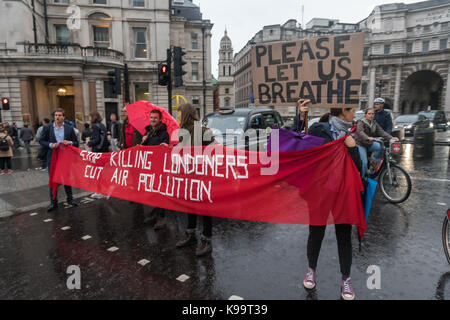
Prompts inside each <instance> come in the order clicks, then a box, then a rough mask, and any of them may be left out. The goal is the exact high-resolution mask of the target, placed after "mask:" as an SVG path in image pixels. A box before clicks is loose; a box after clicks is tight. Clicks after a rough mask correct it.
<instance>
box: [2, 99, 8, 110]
mask: <svg viewBox="0 0 450 320" xmlns="http://www.w3.org/2000/svg"><path fill="white" fill-rule="evenodd" d="M2 109H3V110H9V99H8V98H2Z"/></svg>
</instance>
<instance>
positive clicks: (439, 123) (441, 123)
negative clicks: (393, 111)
mask: <svg viewBox="0 0 450 320" xmlns="http://www.w3.org/2000/svg"><path fill="white" fill-rule="evenodd" d="M419 115H423V116H425V117H426V118H427V119H428V120H430V121H431V122H432V123H433V126H434V127H435V128H436V129H442V130H443V131H447V127H448V123H447V118H446V116H445V112H444V111H440V110H430V111H421V112H419Z"/></svg>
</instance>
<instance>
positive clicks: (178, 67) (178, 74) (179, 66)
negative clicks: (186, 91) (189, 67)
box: [173, 47, 187, 87]
mask: <svg viewBox="0 0 450 320" xmlns="http://www.w3.org/2000/svg"><path fill="white" fill-rule="evenodd" d="M185 54H186V51H184V50H183V49H181V47H174V48H173V64H174V76H175V87H181V86H183V75H185V74H186V73H187V72H186V71H184V70H183V66H184V65H185V64H186V63H187V62H186V61H184V60H183V56H184V55H185Z"/></svg>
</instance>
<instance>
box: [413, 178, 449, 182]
mask: <svg viewBox="0 0 450 320" xmlns="http://www.w3.org/2000/svg"><path fill="white" fill-rule="evenodd" d="M411 180H418V181H433V182H450V180H448V179H435V178H416V177H411Z"/></svg>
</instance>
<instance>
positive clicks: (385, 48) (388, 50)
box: [384, 44, 391, 54]
mask: <svg viewBox="0 0 450 320" xmlns="http://www.w3.org/2000/svg"><path fill="white" fill-rule="evenodd" d="M389 53H391V45H390V44H385V45H384V54H389Z"/></svg>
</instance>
